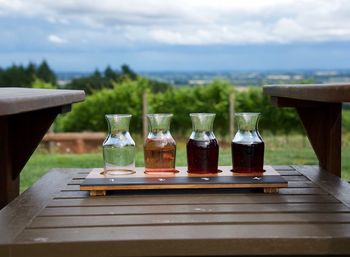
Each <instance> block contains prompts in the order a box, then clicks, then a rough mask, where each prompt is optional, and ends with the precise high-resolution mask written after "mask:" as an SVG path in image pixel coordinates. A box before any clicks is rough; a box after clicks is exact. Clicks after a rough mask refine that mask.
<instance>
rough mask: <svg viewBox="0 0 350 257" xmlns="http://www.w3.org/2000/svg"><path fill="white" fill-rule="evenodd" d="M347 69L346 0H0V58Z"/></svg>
mask: <svg viewBox="0 0 350 257" xmlns="http://www.w3.org/2000/svg"><path fill="white" fill-rule="evenodd" d="M43 59H46V60H47V61H48V63H49V65H50V66H51V67H52V68H53V69H54V70H56V71H92V70H94V69H95V68H99V69H104V68H105V67H106V66H107V65H111V66H112V67H115V68H117V67H120V66H121V65H122V64H124V63H126V64H128V65H129V66H130V67H131V68H133V69H135V70H136V71H220V70H226V71H230V70H276V69H279V70H293V69H331V70H333V69H350V1H349V0H332V1H329V0H245V1H243V0H99V1H96V0H60V1H58V0H57V1H51V0H0V67H7V66H9V65H11V64H13V63H15V64H24V65H26V64H27V63H28V62H30V61H31V62H34V63H39V62H41V61H42V60H43Z"/></svg>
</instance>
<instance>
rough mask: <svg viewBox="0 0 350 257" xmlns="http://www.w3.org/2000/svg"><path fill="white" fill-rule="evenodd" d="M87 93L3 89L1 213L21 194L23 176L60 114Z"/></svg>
mask: <svg viewBox="0 0 350 257" xmlns="http://www.w3.org/2000/svg"><path fill="white" fill-rule="evenodd" d="M84 97H85V94H84V91H81V90H53V89H33V88H0V134H1V137H0V209H1V208H2V207H3V206H5V205H6V204H7V203H9V202H10V201H11V200H13V199H14V198H15V197H16V196H17V195H18V194H19V177H20V176H19V175H20V172H21V170H22V169H23V167H24V166H25V164H26V163H27V161H28V160H29V158H30V156H31V155H32V153H33V152H34V150H35V149H36V147H37V146H38V144H39V143H40V141H41V139H42V138H43V136H44V134H45V133H46V131H47V130H48V129H49V127H50V126H51V124H52V122H53V121H54V119H55V118H56V116H57V115H58V114H59V113H63V112H67V111H69V110H70V108H71V104H72V103H75V102H80V101H83V100H84Z"/></svg>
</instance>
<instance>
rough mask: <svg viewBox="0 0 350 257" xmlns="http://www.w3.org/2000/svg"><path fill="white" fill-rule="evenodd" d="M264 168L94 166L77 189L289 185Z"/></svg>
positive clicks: (94, 192) (267, 188)
mask: <svg viewBox="0 0 350 257" xmlns="http://www.w3.org/2000/svg"><path fill="white" fill-rule="evenodd" d="M264 169H265V172H264V173H250V174H244V173H234V172H231V167H230V166H220V167H219V170H220V172H219V173H218V174H188V173H187V168H186V167H178V168H177V170H178V171H179V172H178V173H170V174H164V173H157V174H145V172H144V168H141V167H140V168H136V172H135V173H134V174H123V175H109V174H107V175H105V174H104V173H103V169H102V168H96V169H93V170H92V171H91V172H90V173H89V175H88V176H87V177H86V179H85V180H84V182H83V183H82V184H81V185H80V190H84V191H90V195H91V196H97V195H106V191H114V190H147V189H153V190H157V189H213V188H218V189H225V188H248V189H249V188H261V189H263V190H264V192H265V193H275V192H278V189H279V188H284V187H288V182H287V181H285V180H284V179H283V178H282V177H281V176H280V174H279V173H278V172H277V171H276V170H274V169H273V168H272V167H271V166H265V167H264Z"/></svg>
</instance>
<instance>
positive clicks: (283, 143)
mask: <svg viewBox="0 0 350 257" xmlns="http://www.w3.org/2000/svg"><path fill="white" fill-rule="evenodd" d="M264 140H265V148H266V150H265V164H275V165H285V164H317V163H318V162H317V159H316V157H315V154H314V153H313V150H312V149H311V147H310V145H309V143H308V142H307V140H306V139H305V138H302V137H301V136H293V137H289V138H286V137H284V136H283V137H272V136H266V137H264ZM225 145H226V146H225ZM225 145H224V144H222V145H221V148H220V157H219V164H220V165H231V150H230V147H229V145H228V144H225ZM349 155H350V145H344V146H343V158H342V170H343V174H342V177H343V178H344V179H345V180H350V158H347V157H346V156H349ZM102 165H103V161H102V154H101V153H91V154H81V155H77V154H49V153H45V152H43V151H40V150H38V151H36V152H35V153H34V155H33V156H32V157H31V159H30V160H29V162H28V163H27V165H26V166H25V168H24V171H23V172H22V173H21V192H23V191H24V190H25V189H26V188H27V187H29V186H31V185H32V184H33V183H34V182H35V181H36V180H37V179H39V178H40V177H41V176H42V175H43V174H44V173H45V172H47V171H48V170H49V169H51V168H73V167H76V168H92V167H102ZM136 165H137V166H143V152H142V148H139V149H138V150H137V154H136ZM176 165H177V166H186V165H187V163H186V150H185V142H178V144H177V159H176Z"/></svg>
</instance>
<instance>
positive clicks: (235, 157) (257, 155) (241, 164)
mask: <svg viewBox="0 0 350 257" xmlns="http://www.w3.org/2000/svg"><path fill="white" fill-rule="evenodd" d="M264 149H265V144H264V142H257V143H253V144H242V143H234V142H232V144H231V150H232V163H233V171H234V172H263V166H264Z"/></svg>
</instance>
